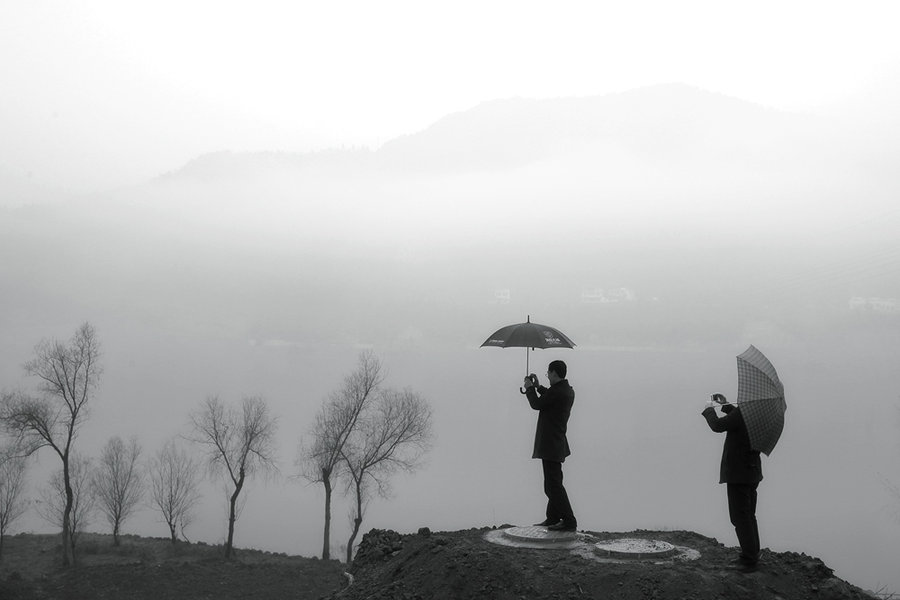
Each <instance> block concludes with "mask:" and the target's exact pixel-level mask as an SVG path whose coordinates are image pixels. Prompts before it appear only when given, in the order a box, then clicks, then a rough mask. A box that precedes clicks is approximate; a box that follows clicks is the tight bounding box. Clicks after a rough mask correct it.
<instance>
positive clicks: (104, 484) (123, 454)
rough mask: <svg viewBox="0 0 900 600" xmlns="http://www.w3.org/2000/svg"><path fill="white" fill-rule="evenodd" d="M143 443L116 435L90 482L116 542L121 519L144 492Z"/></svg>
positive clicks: (129, 512)
mask: <svg viewBox="0 0 900 600" xmlns="http://www.w3.org/2000/svg"><path fill="white" fill-rule="evenodd" d="M140 456H141V446H140V444H138V441H137V439H135V438H132V439H131V441H129V442H128V443H127V444H126V443H125V442H124V441H123V440H122V438H120V437H118V436H116V437H112V438H110V440H109V441H108V442H107V443H106V446H104V448H103V451H102V452H101V453H100V461H99V463H98V464H97V467H96V468H95V469H94V472H93V475H92V478H91V483H92V485H93V488H94V489H93V492H94V495H95V497H96V498H97V504H98V508H99V509H100V510H101V511H102V512H103V514H104V515H106V520H107V521H108V522H109V524H110V526H111V527H112V533H113V545H114V546H118V545H119V531H120V530H121V527H122V523H124V522H125V520H126V519H127V518H128V517H129V516H130V515H131V514H132V513H133V512H134V510H135V508H137V506H138V503H139V502H140V501H141V498H143V496H144V478H143V474H142V473H141V470H140V467H139V465H138V459H139V458H140Z"/></svg>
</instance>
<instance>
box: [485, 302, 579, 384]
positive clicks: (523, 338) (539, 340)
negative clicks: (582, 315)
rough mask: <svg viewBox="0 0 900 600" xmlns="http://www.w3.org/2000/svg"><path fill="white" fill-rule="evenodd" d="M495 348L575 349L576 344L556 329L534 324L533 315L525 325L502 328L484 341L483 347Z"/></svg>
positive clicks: (526, 371)
mask: <svg viewBox="0 0 900 600" xmlns="http://www.w3.org/2000/svg"><path fill="white" fill-rule="evenodd" d="M485 346H493V347H495V348H574V347H575V342H573V341H572V340H570V339H569V336H567V335H566V334H564V333H563V332H561V331H560V330H559V329H556V328H555V327H550V326H549V325H541V324H540V323H532V322H531V315H529V316H528V320H527V321H526V322H525V323H516V324H515V325H507V326H506V327H501V328H500V329H498V330H497V331H495V332H494V333H492V334H491V335H490V336H489V337H488V339H486V340H484V343H483V344H481V347H482V348H483V347H485ZM525 374H526V375H527V374H528V350H526V351H525Z"/></svg>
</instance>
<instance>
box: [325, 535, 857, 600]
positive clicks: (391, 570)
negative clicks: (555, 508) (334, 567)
mask: <svg viewBox="0 0 900 600" xmlns="http://www.w3.org/2000/svg"><path fill="white" fill-rule="evenodd" d="M486 531H488V530H485V529H481V530H476V529H473V530H469V531H458V532H453V533H440V534H432V533H430V532H428V531H425V530H423V531H421V532H420V533H419V534H416V535H405V536H400V535H398V534H397V533H395V532H391V531H378V530H372V531H370V532H369V533H368V534H366V536H365V537H364V538H363V541H362V543H361V544H360V547H359V552H358V554H357V558H356V560H355V561H354V563H353V567H352V574H353V575H354V581H353V584H352V585H351V586H350V587H349V588H347V589H345V590H343V591H341V592H338V593H336V594H334V595H333V596H331V597H332V598H333V599H337V598H342V599H362V598H369V599H379V598H381V599H389V598H390V599H392V600H398V599H408V600H412V599H418V598H446V599H458V598H492V599H501V600H505V599H510V600H512V599H518V598H528V599H532V598H573V599H574V598H597V599H601V598H602V599H604V600H613V599H619V600H639V599H640V600H642V599H647V598H659V599H670V598H671V599H687V598H690V599H693V600H714V599H715V600H722V599H752V600H762V599H763V598H765V599H777V598H784V599H790V600H804V599H813V598H816V599H826V598H827V599H833V600H838V599H848V600H849V599H864V598H865V599H869V598H872V597H873V595H872V594H870V593H867V592H864V591H863V590H861V589H859V588H857V587H855V586H853V585H851V584H849V583H847V582H845V581H843V580H841V579H839V578H837V577H835V576H834V575H833V574H832V570H831V569H830V568H828V567H827V566H826V565H825V564H824V563H823V562H822V561H821V560H819V559H817V558H813V557H811V556H807V555H806V554H797V553H794V552H770V551H766V552H764V554H763V564H762V567H761V568H760V569H759V570H758V571H756V572H754V573H742V572H740V571H737V570H735V569H733V568H731V566H730V564H729V563H730V561H731V560H732V559H733V558H734V557H735V556H736V550H735V549H733V548H726V547H725V546H724V545H723V544H721V543H719V542H718V541H716V540H715V539H711V538H707V537H704V536H701V535H699V534H696V533H692V532H687V531H636V532H631V533H629V534H612V533H590V535H591V536H592V538H596V539H597V540H604V539H613V538H617V537H641V538H647V539H654V540H663V541H667V542H669V543H671V544H674V545H676V546H682V547H688V548H692V549H694V550H697V551H699V553H700V557H699V558H698V559H696V560H669V561H661V562H657V563H655V562H652V561H639V562H638V561H618V562H603V561H601V560H595V559H592V558H584V557H583V556H579V555H576V554H573V553H572V552H571V551H569V550H565V549H529V548H510V547H506V546H500V545H496V544H492V543H490V542H488V541H485V539H484V534H485V532H486Z"/></svg>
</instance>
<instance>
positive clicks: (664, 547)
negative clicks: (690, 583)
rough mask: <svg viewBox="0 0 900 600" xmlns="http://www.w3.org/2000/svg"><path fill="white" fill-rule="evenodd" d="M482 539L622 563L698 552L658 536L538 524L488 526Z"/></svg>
mask: <svg viewBox="0 0 900 600" xmlns="http://www.w3.org/2000/svg"><path fill="white" fill-rule="evenodd" d="M484 539H485V540H486V541H488V542H490V543H492V544H497V545H500V546H507V547H510V548H533V549H540V550H568V551H569V552H571V553H572V554H574V555H576V556H580V557H581V558H584V559H586V560H590V561H594V562H599V563H616V564H624V563H628V562H631V561H640V560H643V561H651V562H653V563H655V564H669V563H673V562H682V561H688V560H697V559H698V558H700V553H699V552H697V551H696V550H694V549H693V548H688V547H686V546H675V545H673V544H670V543H669V542H663V541H661V540H648V539H646V538H629V537H622V538H616V539H612V540H602V541H600V540H598V539H597V538H596V537H595V536H594V535H592V534H590V533H583V532H580V533H579V532H575V531H547V528H546V527H541V526H539V525H535V526H530V527H508V528H506V529H492V530H490V531H487V532H486V533H485V534H484Z"/></svg>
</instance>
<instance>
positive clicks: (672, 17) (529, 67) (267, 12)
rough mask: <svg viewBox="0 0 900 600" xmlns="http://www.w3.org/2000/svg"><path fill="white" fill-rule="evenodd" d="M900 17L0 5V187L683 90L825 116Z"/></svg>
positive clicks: (202, 4)
mask: <svg viewBox="0 0 900 600" xmlns="http://www.w3.org/2000/svg"><path fill="white" fill-rule="evenodd" d="M898 16H900V3H897V2H894V1H890V0H888V1H880V2H874V1H873V2H869V1H865V0H862V1H855V2H827V1H825V2H823V1H809V2H806V1H804V2H799V1H797V2H792V1H789V0H787V1H784V0H782V1H773V2H769V1H759V0H756V1H754V2H721V1H682V2H671V1H668V0H662V1H633V2H621V1H616V2H600V1H586V2H569V1H565V0H562V1H554V2H528V1H522V0H513V1H506V0H502V1H501V0H477V1H469V0H454V1H453V2H428V1H422V0H410V1H406V0H381V1H378V2H372V1H365V0H329V1H327V2H321V1H315V2H310V1H305V0H299V1H277V0H254V1H253V2H249V1H245V2H231V1H222V0H219V1H207V0H177V1H172V0H157V1H155V2H152V3H150V2H131V1H125V2H123V1H122V0H80V1H76V2H73V1H71V0H29V1H24V0H22V1H19V0H0V131H2V134H0V175H3V174H5V175H6V176H7V177H10V176H11V177H16V178H23V177H24V178H27V179H29V180H31V181H33V182H34V183H37V184H40V185H49V186H61V187H64V188H67V189H69V190H72V191H91V190H98V189H103V188H104V187H109V186H115V185H122V184H129V183H139V182H140V181H142V180H144V179H146V178H149V177H152V176H154V175H157V174H159V173H161V172H164V171H167V170H171V169H175V168H177V167H179V166H180V165H181V164H183V163H184V162H185V161H187V160H190V159H191V158H193V157H195V156H197V155H198V154H202V153H205V152H212V151H218V150H234V151H244V150H285V151H307V150H314V149H318V148H323V147H334V146H340V145H365V146H369V147H373V148H374V147H377V145H378V144H379V143H381V142H384V141H386V140H387V139H390V138H391V137H394V136H397V135H402V134H405V133H412V132H415V131H417V130H420V129H423V128H425V127H427V126H428V125H429V124H430V123H432V122H434V121H435V120H437V119H439V118H441V117H442V116H444V115H445V114H447V113H449V112H454V111H459V110H465V109H467V108H470V107H472V106H475V105H477V104H478V103H479V102H482V101H485V100H491V99H496V98H508V97H514V96H522V97H532V98H544V97H557V96H584V95H594V94H604V93H608V92H615V91H621V90H625V89H629V88H632V87H637V86H641V85H647V84H654V83H666V82H683V83H689V84H694V85H698V86H700V87H703V88H706V89H709V90H713V91H718V92H722V93H725V94H729V95H734V96H737V97H740V98H744V99H747V100H752V101H757V102H760V103H763V104H766V105H770V106H775V107H782V108H790V109H799V110H808V109H813V110H815V109H821V108H823V107H827V106H829V105H833V104H834V103H838V102H841V101H844V100H846V99H847V98H848V97H851V96H853V95H854V94H857V93H859V92H860V91H863V90H865V89H866V87H867V86H870V85H873V82H876V81H878V79H879V78H882V77H884V76H885V74H887V73H890V72H891V69H894V68H895V66H896V65H897V64H898V59H900V36H898V35H897V34H896V24H897V23H898V22H900V19H898Z"/></svg>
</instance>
